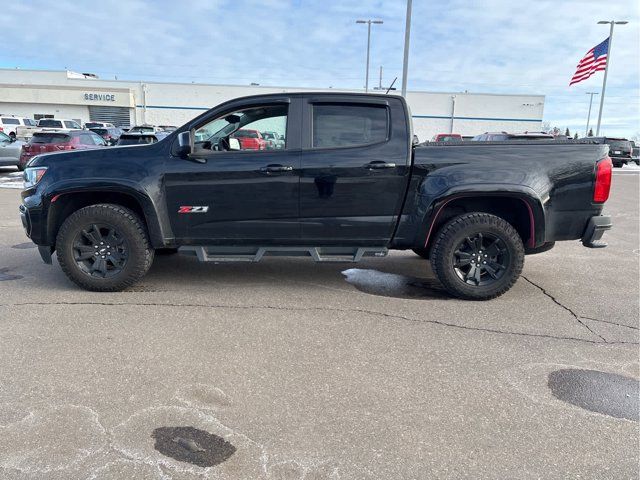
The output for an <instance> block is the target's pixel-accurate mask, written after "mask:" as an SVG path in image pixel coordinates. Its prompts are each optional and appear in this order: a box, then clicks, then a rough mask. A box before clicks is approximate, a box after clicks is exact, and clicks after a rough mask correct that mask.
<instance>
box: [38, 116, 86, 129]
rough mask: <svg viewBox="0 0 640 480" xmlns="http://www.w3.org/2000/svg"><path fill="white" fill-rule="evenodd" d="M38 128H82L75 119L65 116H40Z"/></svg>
mask: <svg viewBox="0 0 640 480" xmlns="http://www.w3.org/2000/svg"><path fill="white" fill-rule="evenodd" d="M38 128H63V129H65V130H82V127H81V126H80V125H79V124H78V122H76V121H75V120H68V119H66V118H41V119H40V120H38Z"/></svg>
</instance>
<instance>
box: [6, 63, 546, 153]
mask: <svg viewBox="0 0 640 480" xmlns="http://www.w3.org/2000/svg"><path fill="white" fill-rule="evenodd" d="M31 86H37V87H36V88H33V87H31ZM310 90H314V91H328V92H330V91H348V90H339V89H306V88H291V87H263V86H240V85H206V84H193V83H157V82H131V81H115V80H101V79H78V78H70V75H68V74H67V72H65V71H27V70H11V69H0V112H2V113H5V114H11V113H14V114H20V115H23V114H26V115H27V116H29V117H31V116H32V115H33V114H36V113H50V112H51V113H54V114H55V115H56V116H58V117H63V118H78V119H80V120H82V121H88V120H89V110H88V108H87V105H89V104H92V105H100V104H105V103H102V102H100V101H92V102H89V101H85V100H84V99H83V95H84V93H87V92H96V93H100V94H106V93H110V92H111V93H113V94H114V95H115V96H116V98H117V101H116V102H111V103H108V104H105V105H113V106H116V105H117V106H126V107H127V108H130V109H131V118H132V121H134V122H135V123H151V124H156V125H177V126H179V125H182V124H184V123H185V122H187V121H189V120H190V119H192V118H194V117H195V116H197V115H199V114H200V113H202V112H204V111H206V110H207V109H209V108H211V107H213V106H215V105H218V104H220V103H222V102H224V101H226V100H231V99H233V98H236V97H242V96H247V95H259V94H265V93H281V92H304V91H310ZM36 91H37V92H38V96H37V98H36V97H34V95H35V93H34V92H36ZM360 91H361V90H360ZM394 93H395V92H394ZM381 94H382V93H381ZM62 97H64V98H62ZM56 102H59V104H58V103H56ZM407 102H408V104H409V107H410V109H411V113H412V116H413V121H414V133H415V134H416V135H418V137H419V139H420V140H421V141H424V140H430V139H431V138H432V137H433V135H435V134H437V133H459V134H461V135H477V134H480V133H484V132H488V131H509V132H522V131H527V130H528V131H539V130H540V129H541V128H542V115H543V108H544V96H542V95H500V94H476V93H447V92H415V91H414V92H408V94H407ZM43 109H47V110H43ZM452 116H453V122H452V121H451V119H452Z"/></svg>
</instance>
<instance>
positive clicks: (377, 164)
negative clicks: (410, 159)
mask: <svg viewBox="0 0 640 480" xmlns="http://www.w3.org/2000/svg"><path fill="white" fill-rule="evenodd" d="M364 168H368V169H369V170H382V169H383V168H396V164H395V163H387V162H383V161H381V160H374V161H373V162H369V163H367V164H366V165H364Z"/></svg>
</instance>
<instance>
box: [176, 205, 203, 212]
mask: <svg viewBox="0 0 640 480" xmlns="http://www.w3.org/2000/svg"><path fill="white" fill-rule="evenodd" d="M208 211H209V207H208V206H207V205H203V206H198V207H180V208H178V213H207V212H208Z"/></svg>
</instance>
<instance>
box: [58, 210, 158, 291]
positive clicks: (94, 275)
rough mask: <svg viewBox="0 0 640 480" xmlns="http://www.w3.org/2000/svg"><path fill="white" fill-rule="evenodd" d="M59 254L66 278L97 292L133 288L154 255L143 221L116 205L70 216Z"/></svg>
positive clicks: (63, 228) (62, 232)
mask: <svg viewBox="0 0 640 480" xmlns="http://www.w3.org/2000/svg"><path fill="white" fill-rule="evenodd" d="M56 251H57V255H58V262H59V263H60V266H61V267H62V270H63V271H64V273H65V274H66V275H67V277H69V279H70V280H71V281H73V282H74V283H75V284H76V285H78V286H80V287H82V288H84V289H86V290H93V291H96V292H115V291H118V290H123V289H125V288H127V287H129V286H131V285H133V284H134V283H135V282H137V281H138V280H139V279H140V278H141V277H142V276H143V275H144V274H145V273H147V270H149V268H150V267H151V263H152V261H153V254H154V251H153V249H152V248H151V246H150V245H149V239H148V237H147V232H146V229H145V227H144V224H143V223H142V221H141V220H140V218H138V216H137V215H136V214H135V213H134V212H132V211H131V210H129V209H127V208H125V207H122V206H120V205H113V204H98V205H91V206H88V207H84V208H81V209H80V210H78V211H76V212H74V213H72V214H71V215H70V216H69V217H67V219H66V220H65V221H64V222H63V224H62V226H61V227H60V230H59V232H58V236H57V238H56Z"/></svg>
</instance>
